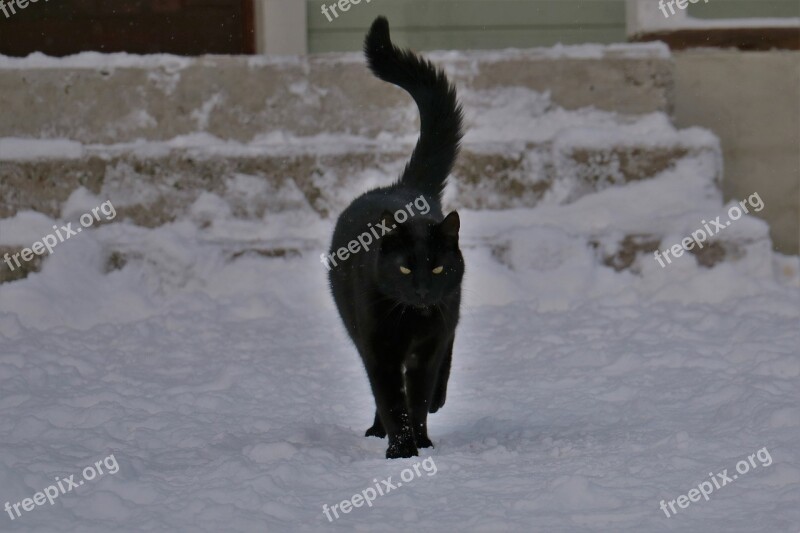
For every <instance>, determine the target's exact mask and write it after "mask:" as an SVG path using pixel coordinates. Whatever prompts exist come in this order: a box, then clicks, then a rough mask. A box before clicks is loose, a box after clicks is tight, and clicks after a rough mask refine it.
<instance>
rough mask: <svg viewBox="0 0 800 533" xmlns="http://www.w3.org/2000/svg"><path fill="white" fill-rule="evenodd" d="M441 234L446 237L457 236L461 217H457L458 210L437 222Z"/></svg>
mask: <svg viewBox="0 0 800 533" xmlns="http://www.w3.org/2000/svg"><path fill="white" fill-rule="evenodd" d="M439 228H440V229H441V230H442V234H443V235H445V236H447V237H455V238H458V230H460V229H461V219H460V218H458V212H457V211H453V212H451V213H450V214H449V215H447V216H446V217H444V220H442V222H441V224H439Z"/></svg>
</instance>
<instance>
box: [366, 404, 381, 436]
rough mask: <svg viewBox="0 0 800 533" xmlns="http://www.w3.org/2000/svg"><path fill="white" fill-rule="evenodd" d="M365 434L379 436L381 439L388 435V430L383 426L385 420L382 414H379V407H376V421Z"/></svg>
mask: <svg viewBox="0 0 800 533" xmlns="http://www.w3.org/2000/svg"><path fill="white" fill-rule="evenodd" d="M364 436H365V437H378V438H379V439H382V438H384V437H385V436H386V430H385V429H384V427H383V422H381V416H380V415H379V414H378V410H377V409H375V421H374V422H373V423H372V427H371V428H369V429H368V430H367V432H366V433H365V434H364Z"/></svg>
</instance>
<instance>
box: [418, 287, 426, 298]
mask: <svg viewBox="0 0 800 533" xmlns="http://www.w3.org/2000/svg"><path fill="white" fill-rule="evenodd" d="M427 295H428V289H423V288H419V289H417V296H419V297H420V298H422V299H425V297H426V296H427Z"/></svg>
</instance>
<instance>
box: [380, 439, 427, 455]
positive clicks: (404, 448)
mask: <svg viewBox="0 0 800 533" xmlns="http://www.w3.org/2000/svg"><path fill="white" fill-rule="evenodd" d="M417 455H419V453H418V452H417V446H416V444H414V441H413V440H411V439H406V440H401V441H395V442H390V443H389V447H388V448H387V449H386V458H387V459H400V458H402V457H416V456H417Z"/></svg>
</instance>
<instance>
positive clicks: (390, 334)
mask: <svg viewBox="0 0 800 533" xmlns="http://www.w3.org/2000/svg"><path fill="white" fill-rule="evenodd" d="M364 52H365V55H366V58H367V63H368V65H369V68H370V70H371V71H372V72H373V74H375V76H377V77H378V78H380V79H382V80H384V81H387V82H389V83H393V84H395V85H397V86H399V87H401V88H403V89H405V90H406V91H408V93H409V94H410V95H411V96H412V97H413V98H414V101H415V102H416V103H417V106H418V107H419V113H420V118H421V132H420V137H419V140H418V141H417V145H416V147H415V148H414V152H413V154H412V155H411V160H410V161H409V162H408V164H407V165H406V167H405V170H404V171H403V174H402V176H401V177H400V179H399V180H398V181H397V182H396V183H395V184H393V185H391V186H389V187H383V188H379V189H375V190H372V191H369V192H367V193H365V194H363V195H362V196H360V197H358V198H357V199H356V200H354V201H353V203H351V204H350V206H348V207H347V209H345V210H344V212H343V213H342V214H341V215H340V216H339V219H338V220H337V222H336V229H335V230H334V233H333V241H332V243H331V249H330V254H329V255H328V257H327V258H326V257H325V256H323V263H327V262H328V261H330V262H331V263H333V266H332V267H331V266H330V265H326V266H328V268H329V270H330V274H329V277H330V283H331V289H332V292H333V298H334V300H335V301H336V306H337V307H338V309H339V313H340V314H341V316H342V320H343V321H344V325H345V327H346V328H347V331H348V333H349V334H350V337H351V338H352V339H353V342H354V343H355V345H356V348H357V349H358V352H359V354H360V355H361V358H362V359H363V361H364V366H365V368H366V371H367V375H368V376H369V381H370V385H371V386H372V393H373V395H374V396H375V403H376V405H377V410H376V413H375V422H374V423H373V425H372V427H371V428H369V429H368V430H367V432H366V435H367V436H376V437H380V438H383V437H384V436H386V435H387V434H388V435H389V447H388V449H387V450H386V457H387V458H389V459H391V458H396V457H411V456H414V455H417V448H427V447H429V446H433V443H431V441H430V439H429V438H428V427H427V418H428V413H429V412H430V413H435V412H436V411H437V410H438V409H439V408H440V407H442V406H443V405H444V402H445V395H446V392H447V380H448V378H449V376H450V363H451V359H452V352H453V340H454V338H455V331H456V326H457V325H458V318H459V307H460V304H461V279H462V277H463V275H464V260H463V257H462V256H461V251H460V250H459V247H458V231H459V228H460V221H459V217H458V213H456V212H455V211H454V212H452V213H450V214H449V215H447V216H446V217H445V216H444V215H443V214H442V208H441V195H442V190H443V189H444V186H445V181H446V180H447V176H448V174H449V173H450V171H451V170H452V168H453V163H454V162H455V159H456V156H457V154H458V150H459V143H460V141H461V138H462V136H463V132H462V112H461V106H460V105H459V103H458V101H457V99H456V92H455V89H454V88H453V86H452V85H450V83H449V82H448V80H447V78H446V77H445V75H444V73H443V72H442V71H440V70H437V69H436V68H435V67H434V66H433V65H432V64H431V63H430V62H428V61H427V60H425V59H422V58H420V57H418V56H416V55H414V54H413V53H412V52H410V51H408V50H401V49H399V48H397V47H396V46H394V45H393V44H392V42H391V39H390V37H389V23H388V21H387V20H386V19H385V18H384V17H378V18H377V19H375V21H374V22H373V23H372V27H371V28H370V30H369V32H368V33H367V36H366V39H365V40H364ZM413 207H416V208H417V211H415V210H414V209H413ZM426 208H427V210H426ZM378 230H380V231H378ZM367 237H369V238H367ZM372 237H375V239H374V240H373V239H372ZM368 241H369V242H368ZM370 245H371V246H370Z"/></svg>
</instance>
